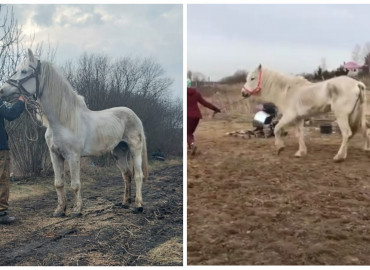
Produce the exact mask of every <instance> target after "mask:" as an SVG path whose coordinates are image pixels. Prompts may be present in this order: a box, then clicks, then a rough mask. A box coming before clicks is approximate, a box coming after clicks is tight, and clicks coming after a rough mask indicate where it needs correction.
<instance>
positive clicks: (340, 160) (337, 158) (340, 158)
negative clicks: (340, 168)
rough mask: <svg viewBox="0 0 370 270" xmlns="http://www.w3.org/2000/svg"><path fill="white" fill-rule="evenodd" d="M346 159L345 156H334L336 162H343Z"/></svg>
mask: <svg viewBox="0 0 370 270" xmlns="http://www.w3.org/2000/svg"><path fill="white" fill-rule="evenodd" d="M344 160H345V158H342V157H337V156H335V157H334V158H333V161H334V162H335V163H339V162H343V161H344Z"/></svg>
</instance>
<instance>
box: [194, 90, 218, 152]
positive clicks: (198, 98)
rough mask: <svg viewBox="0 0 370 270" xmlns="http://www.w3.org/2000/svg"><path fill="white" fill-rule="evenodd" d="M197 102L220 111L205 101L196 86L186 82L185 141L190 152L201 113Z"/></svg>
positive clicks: (216, 111)
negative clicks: (193, 86) (186, 112)
mask: <svg viewBox="0 0 370 270" xmlns="http://www.w3.org/2000/svg"><path fill="white" fill-rule="evenodd" d="M198 103H200V104H202V105H203V106H204V107H207V108H209V109H211V110H213V111H215V113H219V112H221V110H220V109H219V108H217V107H216V106H215V105H213V104H212V103H209V102H208V101H206V100H205V99H204V98H203V97H202V95H201V94H200V93H199V92H198V91H197V89H196V88H192V87H189V83H188V104H187V105H188V115H187V118H188V123H187V141H188V150H190V151H191V152H192V154H194V153H195V151H196V146H195V145H194V132H195V129H196V128H197V126H198V124H199V120H200V119H201V118H202V114H201V112H200V110H199V107H198Z"/></svg>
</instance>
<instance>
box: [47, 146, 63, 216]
mask: <svg viewBox="0 0 370 270" xmlns="http://www.w3.org/2000/svg"><path fill="white" fill-rule="evenodd" d="M50 157H51V161H52V164H53V169H54V174H55V180H54V185H55V189H56V191H57V195H58V206H57V208H56V209H55V211H54V214H53V216H54V217H62V216H64V215H65V211H66V208H67V198H66V191H65V188H64V176H65V173H64V158H63V157H62V156H61V155H58V154H57V153H55V152H53V151H51V150H50Z"/></svg>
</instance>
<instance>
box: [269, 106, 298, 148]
mask: <svg viewBox="0 0 370 270" xmlns="http://www.w3.org/2000/svg"><path fill="white" fill-rule="evenodd" d="M294 119H295V117H293V116H291V114H289V113H284V114H283V116H282V117H281V119H280V121H279V123H278V124H277V125H276V126H275V129H274V133H275V146H276V149H277V154H280V152H281V151H283V150H284V147H285V145H284V141H283V140H282V139H281V132H282V130H283V128H284V127H285V126H287V125H289V124H290V123H291V122H293V121H294Z"/></svg>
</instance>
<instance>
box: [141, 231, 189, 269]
mask: <svg viewBox="0 0 370 270" xmlns="http://www.w3.org/2000/svg"><path fill="white" fill-rule="evenodd" d="M182 248H183V245H182V240H181V239H180V238H178V237H174V238H172V239H171V240H168V241H167V242H165V243H163V244H161V245H159V246H158V247H156V248H154V249H152V250H151V251H149V252H148V255H147V257H148V259H149V261H152V262H155V263H157V264H160V265H170V264H174V263H177V264H180V263H182V257H183V255H182Z"/></svg>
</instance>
